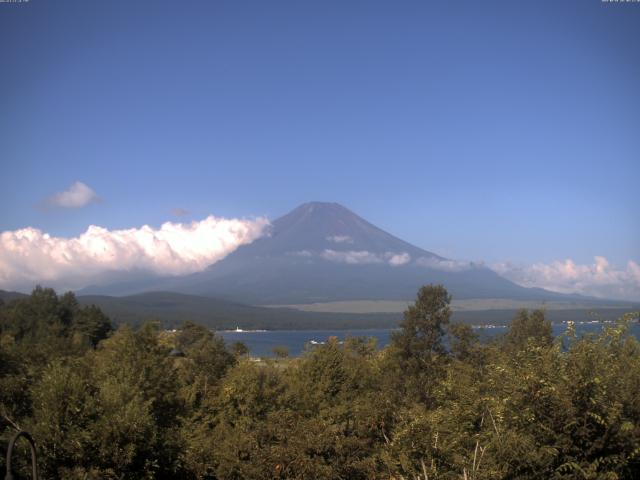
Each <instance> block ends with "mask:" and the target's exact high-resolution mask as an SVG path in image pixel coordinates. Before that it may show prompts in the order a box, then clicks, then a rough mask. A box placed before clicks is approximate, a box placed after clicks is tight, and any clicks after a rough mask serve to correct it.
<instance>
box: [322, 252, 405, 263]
mask: <svg viewBox="0 0 640 480" xmlns="http://www.w3.org/2000/svg"><path fill="white" fill-rule="evenodd" d="M320 256H321V257H322V258H324V259H325V260H329V261H331V262H337V263H346V264H349V265H366V264H373V263H388V264H389V265H391V266H394V267H397V266H400V265H404V264H406V263H409V262H410V261H411V256H410V255H409V254H408V253H406V252H401V253H395V252H385V253H374V252H369V251H367V250H346V251H337V250H330V249H327V250H323V251H322V253H321V254H320Z"/></svg>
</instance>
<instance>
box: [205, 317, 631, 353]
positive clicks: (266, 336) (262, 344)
mask: <svg viewBox="0 0 640 480" xmlns="http://www.w3.org/2000/svg"><path fill="white" fill-rule="evenodd" d="M606 325H613V323H609V322H607V323H600V322H594V323H576V332H577V334H578V335H584V334H586V333H599V332H600V331H601V330H602V328H603V327H604V326H606ZM507 328H508V327H507V326H487V327H474V330H475V331H476V332H478V333H479V334H480V338H481V339H490V338H492V337H495V336H496V335H500V334H502V333H504V332H506V330H507ZM566 329H567V324H565V323H563V324H555V325H553V334H554V335H556V336H557V335H560V334H562V333H564V332H565V331H566ZM392 331H393V329H358V330H263V331H244V332H237V331H220V332H216V333H217V334H218V335H220V336H221V337H222V338H224V340H225V341H226V342H227V343H232V342H235V341H241V342H243V343H244V344H245V345H246V346H247V347H249V351H250V354H251V356H254V357H273V356H274V354H273V348H274V347H278V346H284V347H287V348H288V349H289V355H290V356H292V357H297V356H299V355H300V354H301V353H302V352H303V351H304V349H305V346H306V345H308V344H310V345H313V342H316V344H319V343H320V342H324V341H326V340H327V339H328V338H329V337H337V338H338V340H344V339H345V337H347V336H352V337H374V338H375V339H376V340H377V342H378V347H380V348H382V347H384V346H386V345H388V344H389V341H390V337H391V332H392ZM632 333H633V334H634V335H635V337H636V338H638V339H640V324H638V323H637V322H636V323H634V324H633V326H632Z"/></svg>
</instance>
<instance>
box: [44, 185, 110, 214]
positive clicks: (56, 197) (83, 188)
mask: <svg viewBox="0 0 640 480" xmlns="http://www.w3.org/2000/svg"><path fill="white" fill-rule="evenodd" d="M97 200H98V195H96V192H94V191H93V190H92V189H91V188H90V187H89V186H88V185H86V184H84V183H82V182H74V183H73V184H72V185H71V186H70V187H69V188H68V189H67V190H65V191H64V192H58V193H55V194H53V195H52V196H50V197H49V198H48V199H47V200H46V204H47V205H48V206H50V207H60V208H81V207H84V206H86V205H88V204H90V203H92V202H95V201H97Z"/></svg>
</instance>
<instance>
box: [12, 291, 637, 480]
mask: <svg viewBox="0 0 640 480" xmlns="http://www.w3.org/2000/svg"><path fill="white" fill-rule="evenodd" d="M449 303H450V297H449V295H448V293H447V292H446V290H445V289H444V288H442V287H440V286H427V287H423V288H422V289H421V290H420V291H419V292H418V296H417V298H416V302H415V304H414V305H413V306H411V307H409V309H408V310H407V311H406V312H405V314H404V319H403V321H402V323H401V328H400V330H399V331H398V332H397V333H396V334H394V336H393V339H392V342H391V345H390V346H388V347H386V348H384V349H382V350H379V349H377V348H376V346H375V343H374V342H373V341H371V340H368V339H366V338H351V339H348V340H347V341H346V342H344V343H339V342H337V341H336V340H335V339H329V341H328V342H327V343H326V344H324V345H320V346H317V347H315V348H313V349H310V350H309V351H307V352H306V353H305V354H304V355H303V356H301V357H300V358H295V359H290V358H287V357H286V352H284V351H282V352H279V353H280V357H279V358H278V359H277V360H260V361H256V360H255V359H251V358H248V357H247V355H246V349H244V348H243V346H242V345H239V344H236V345H225V344H224V342H223V341H222V339H220V338H219V337H218V336H216V335H215V334H214V333H212V332H211V331H210V330H209V329H207V328H204V327H201V326H198V325H196V324H193V323H186V324H184V325H182V326H181V328H180V329H178V330H177V331H175V332H169V331H165V330H162V329H161V328H159V327H158V326H157V325H155V324H152V323H147V324H145V325H143V326H141V327H138V328H132V327H129V326H121V327H119V328H118V329H117V330H114V329H113V326H112V324H111V322H110V321H109V319H108V318H107V317H106V316H105V315H104V314H103V313H102V312H101V311H100V310H99V309H98V308H96V307H87V306H81V305H79V304H78V302H77V300H76V299H75V297H74V296H73V294H65V295H62V296H57V295H56V293H55V292H54V291H53V290H50V289H42V288H38V289H36V290H34V292H33V294H32V295H31V296H29V297H28V298H18V299H13V300H10V301H7V302H5V303H3V304H2V305H0V432H1V436H0V445H2V449H4V448H6V445H7V440H8V438H9V437H10V436H11V435H13V434H14V433H15V432H16V431H17V430H18V429H25V430H28V431H29V432H31V433H32V435H33V437H34V438H35V440H36V442H37V445H38V453H39V466H40V470H41V476H42V478H47V479H49V478H51V479H55V478H62V479H88V478H91V479H93V478H100V479H141V478H149V479H152V478H158V479H168V478H172V479H174V478H175V479H197V478H207V479H258V480H259V479H276V478H282V479H284V478H290V479H340V478H342V479H422V480H426V479H427V478H429V479H475V480H479V479H496V478H498V479H500V478H502V479H513V478H557V479H564V478H566V479H570V478H571V479H573V478H584V479H587V478H589V479H591V478H593V479H596V478H602V479H604V478H611V479H613V478H619V479H634V478H639V477H640V395H639V394H638V393H639V392H640V343H639V342H638V340H637V339H635V338H634V337H632V336H631V335H629V334H628V328H627V327H628V322H631V321H637V316H636V318H634V316H633V315H628V316H627V318H626V319H623V320H621V321H620V322H619V323H618V324H616V325H615V326H614V327H611V328H608V329H605V330H604V331H603V333H602V334H601V335H600V336H589V337H585V338H577V337H576V336H575V335H574V334H573V333H572V330H571V329H569V333H568V334H567V335H565V336H564V337H561V338H555V339H554V338H553V337H552V336H551V326H550V323H549V322H548V320H547V319H545V316H544V313H543V312H541V311H534V312H527V311H522V312H520V313H519V314H518V315H517V316H516V318H514V320H513V322H512V324H511V327H510V330H509V331H508V333H507V334H506V335H505V336H503V337H501V338H499V339H498V340H496V341H494V342H493V343H490V344H481V343H479V342H478V339H477V337H476V336H475V335H474V333H473V331H472V330H471V328H470V327H468V326H466V325H462V324H456V323H451V322H450V321H449V320H450V315H451V312H450V308H449ZM445 345H449V346H450V347H445ZM0 454H1V455H0V462H3V463H2V464H0V472H3V471H4V467H5V465H4V458H5V451H4V450H2V451H1V452H0ZM16 458H17V459H18V458H19V459H20V461H19V462H18V463H19V465H18V467H17V469H18V470H20V471H21V472H22V471H24V472H26V471H27V468H26V461H27V458H28V456H27V453H26V450H24V449H22V448H21V449H18V451H17V454H16ZM26 477H27V474H26V473H25V478H26Z"/></svg>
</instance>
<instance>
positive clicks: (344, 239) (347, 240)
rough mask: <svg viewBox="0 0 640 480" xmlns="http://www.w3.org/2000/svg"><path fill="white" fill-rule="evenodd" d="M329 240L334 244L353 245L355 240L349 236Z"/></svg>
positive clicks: (329, 238)
mask: <svg viewBox="0 0 640 480" xmlns="http://www.w3.org/2000/svg"><path fill="white" fill-rule="evenodd" d="M327 240H328V241H330V242H333V243H353V238H351V237H350V236H349V235H332V236H330V237H327Z"/></svg>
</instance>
